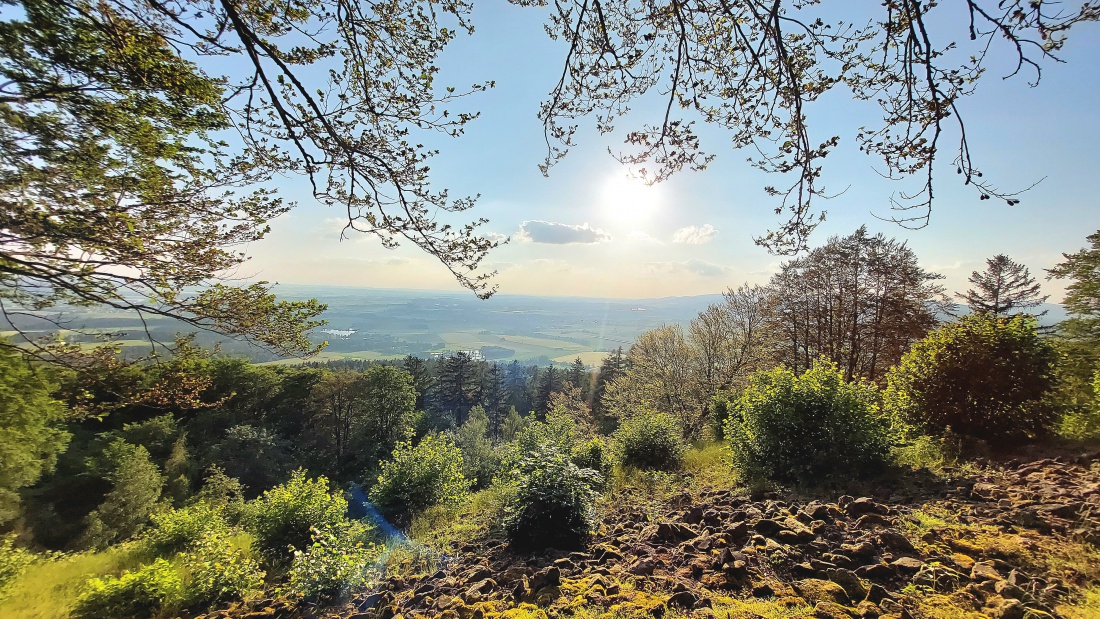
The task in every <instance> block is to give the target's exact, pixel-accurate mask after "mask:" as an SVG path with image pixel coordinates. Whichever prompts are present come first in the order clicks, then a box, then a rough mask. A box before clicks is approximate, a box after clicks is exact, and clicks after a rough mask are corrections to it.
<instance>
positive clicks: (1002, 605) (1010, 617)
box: [983, 598, 1027, 619]
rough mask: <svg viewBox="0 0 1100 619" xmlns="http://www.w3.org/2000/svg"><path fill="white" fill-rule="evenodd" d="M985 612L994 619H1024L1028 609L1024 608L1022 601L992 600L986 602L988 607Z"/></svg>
mask: <svg viewBox="0 0 1100 619" xmlns="http://www.w3.org/2000/svg"><path fill="white" fill-rule="evenodd" d="M983 612H985V614H987V615H988V616H989V617H991V618H992V619H1024V615H1025V614H1026V612H1027V609H1026V608H1024V605H1023V604H1022V603H1021V602H1020V600H1006V599H1004V598H993V599H992V600H986V607H985V608H984V609H983Z"/></svg>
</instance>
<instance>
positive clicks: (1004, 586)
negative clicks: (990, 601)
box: [993, 580, 1028, 602]
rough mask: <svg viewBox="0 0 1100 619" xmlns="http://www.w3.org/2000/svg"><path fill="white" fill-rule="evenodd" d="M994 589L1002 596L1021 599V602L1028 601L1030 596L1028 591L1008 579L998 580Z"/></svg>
mask: <svg viewBox="0 0 1100 619" xmlns="http://www.w3.org/2000/svg"><path fill="white" fill-rule="evenodd" d="M993 590H994V591H996V592H997V595H999V596H1001V597H1004V598H1011V599H1014V600H1020V601H1021V602H1026V601H1027V598H1028V595H1027V592H1026V591H1024V590H1023V589H1021V588H1019V587H1017V586H1016V585H1014V584H1012V583H1010V582H1008V581H1007V580H998V581H996V583H995V584H994V585H993Z"/></svg>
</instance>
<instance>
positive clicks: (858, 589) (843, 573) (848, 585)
mask: <svg viewBox="0 0 1100 619" xmlns="http://www.w3.org/2000/svg"><path fill="white" fill-rule="evenodd" d="M825 577H826V578H828V579H829V580H831V581H833V582H835V583H836V584H838V585H840V586H841V588H843V589H844V593H846V594H848V599H849V600H852V601H856V600H862V599H864V598H866V597H867V585H865V584H863V581H862V580H860V578H859V576H856V573H855V572H853V571H852V570H842V569H833V570H829V571H827V572H825Z"/></svg>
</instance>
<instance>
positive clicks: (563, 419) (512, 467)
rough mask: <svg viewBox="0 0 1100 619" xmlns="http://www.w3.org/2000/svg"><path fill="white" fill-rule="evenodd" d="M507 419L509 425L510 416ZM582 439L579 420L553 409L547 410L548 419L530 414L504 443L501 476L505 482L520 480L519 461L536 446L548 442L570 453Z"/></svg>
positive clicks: (544, 444) (537, 447) (550, 445)
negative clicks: (544, 419)
mask: <svg viewBox="0 0 1100 619" xmlns="http://www.w3.org/2000/svg"><path fill="white" fill-rule="evenodd" d="M505 422H506V425H507V419H505ZM505 434H507V431H506V432H505ZM580 440H581V434H580V431H579V430H578V429H577V423H576V422H575V421H573V418H572V417H570V416H568V415H566V414H563V413H561V412H559V411H550V412H549V413H547V414H546V421H538V420H536V419H535V418H534V417H533V416H531V417H528V418H527V420H526V421H524V422H523V423H522V424H521V425H520V426H519V429H517V430H516V432H515V435H514V437H513V439H512V441H511V442H509V443H508V444H507V445H505V446H504V449H503V450H502V453H501V457H500V469H499V470H500V474H499V476H498V477H499V479H500V480H501V481H503V482H514V481H517V480H518V475H519V465H520V462H522V461H523V459H524V458H526V457H527V456H529V455H530V454H532V453H533V452H534V451H535V450H536V449H540V448H543V447H548V446H549V447H552V448H553V449H556V450H558V451H560V452H562V453H566V454H568V453H570V452H571V451H572V450H573V448H574V447H576V445H577V444H578V443H579V442H580Z"/></svg>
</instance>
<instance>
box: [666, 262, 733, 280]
mask: <svg viewBox="0 0 1100 619" xmlns="http://www.w3.org/2000/svg"><path fill="white" fill-rule="evenodd" d="M645 267H646V268H647V269H649V270H651V271H653V272H655V273H669V274H675V273H692V274H695V275H699V276H700V277H718V276H720V275H726V274H727V273H729V272H731V271H732V270H733V269H731V268H729V267H724V266H722V265H720V264H714V263H713V262H707V261H706V260H685V261H683V262H647V263H646V264H645Z"/></svg>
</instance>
